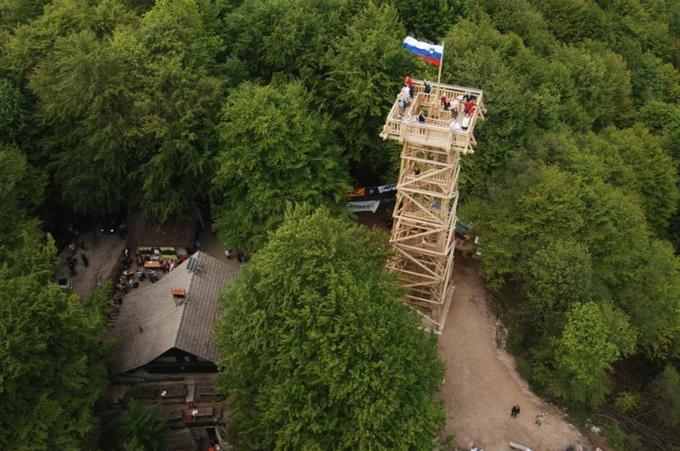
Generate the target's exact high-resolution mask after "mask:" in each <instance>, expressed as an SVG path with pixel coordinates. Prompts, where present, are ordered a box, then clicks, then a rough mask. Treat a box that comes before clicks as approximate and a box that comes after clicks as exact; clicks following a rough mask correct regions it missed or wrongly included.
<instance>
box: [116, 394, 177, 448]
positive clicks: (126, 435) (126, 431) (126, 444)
mask: <svg viewBox="0 0 680 451" xmlns="http://www.w3.org/2000/svg"><path fill="white" fill-rule="evenodd" d="M117 426H118V432H117V437H118V441H119V443H120V444H119V446H118V447H119V449H121V450H123V451H137V450H145V451H162V450H163V449H165V437H166V434H167V425H166V423H165V420H164V419H163V418H161V417H160V415H159V413H158V412H156V411H155V410H154V409H152V408H150V407H147V406H145V405H144V404H142V403H141V402H139V401H136V400H132V401H131V402H130V404H128V406H127V407H126V409H125V411H124V412H123V413H122V414H121V415H120V417H119V418H118V425H117Z"/></svg>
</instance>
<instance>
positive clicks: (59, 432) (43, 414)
mask: <svg viewBox="0 0 680 451" xmlns="http://www.w3.org/2000/svg"><path fill="white" fill-rule="evenodd" d="M53 246H54V245H53V243H52V242H51V241H50V240H48V241H47V243H45V242H43V240H42V239H41V238H40V236H39V234H33V235H29V233H28V232H25V233H23V234H22V235H21V236H20V238H19V242H18V243H16V248H15V249H14V250H13V252H10V257H9V258H8V259H7V260H5V262H3V263H2V264H0V291H1V292H2V293H3V297H2V302H0V336H2V340H3V347H2V349H0V368H1V370H2V371H1V373H2V378H1V379H0V393H1V394H2V398H3V406H4V407H5V408H6V409H7V412H8V414H5V415H2V416H0V426H1V427H0V446H1V447H2V448H3V449H25V448H33V449H34V448H58V449H81V448H82V447H83V446H84V445H85V443H86V442H88V441H89V439H90V434H92V432H93V431H92V427H93V423H94V417H93V407H94V403H95V401H96V400H97V398H98V397H99V395H100V393H101V392H102V390H103V388H104V387H105V384H106V370H105V367H104V357H105V355H106V346H105V345H103V344H102V343H101V341H100V340H99V338H98V334H99V333H101V331H102V330H103V328H104V327H105V320H104V317H103V316H101V315H100V314H99V313H98V312H94V311H90V310H88V309H87V308H85V307H84V306H83V304H82V303H81V300H80V299H79V298H77V297H76V296H74V295H72V294H68V293H65V292H63V291H61V290H60V289H59V288H58V287H57V286H56V285H55V284H53V283H49V282H48V281H49V278H50V277H51V276H52V269H53V258H54V247H53Z"/></svg>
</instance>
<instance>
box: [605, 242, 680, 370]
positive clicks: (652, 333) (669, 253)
mask: <svg viewBox="0 0 680 451" xmlns="http://www.w3.org/2000/svg"><path fill="white" fill-rule="evenodd" d="M638 258H639V266H638V268H636V270H635V272H633V273H632V274H631V276H632V277H631V280H630V282H629V283H628V284H627V285H626V286H625V287H624V288H623V289H622V290H621V291H620V292H619V293H618V296H617V303H618V305H619V306H620V307H621V308H622V309H623V310H624V311H625V312H626V313H627V314H628V316H630V319H631V321H632V322H633V324H635V328H636V329H637V330H638V344H639V346H640V348H641V350H642V351H643V352H644V354H646V355H647V357H649V358H652V359H660V358H666V357H669V356H672V355H673V353H675V355H676V356H680V347H679V346H678V345H680V259H679V258H678V257H677V256H675V255H674V251H673V248H672V246H671V245H670V244H669V243H667V242H664V241H659V240H653V241H651V243H650V245H649V249H647V250H646V252H645V253H644V254H638Z"/></svg>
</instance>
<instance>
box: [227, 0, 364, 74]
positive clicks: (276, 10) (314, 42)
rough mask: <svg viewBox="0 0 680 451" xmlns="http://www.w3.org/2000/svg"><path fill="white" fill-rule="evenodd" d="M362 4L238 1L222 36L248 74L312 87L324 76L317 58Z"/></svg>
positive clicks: (332, 0)
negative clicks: (281, 76)
mask: <svg viewBox="0 0 680 451" xmlns="http://www.w3.org/2000/svg"><path fill="white" fill-rule="evenodd" d="M363 5H365V2H364V1H357V0H244V1H243V2H242V4H241V5H239V6H238V7H237V8H235V9H233V10H232V11H231V12H230V13H229V14H228V15H227V17H226V19H225V26H224V33H223V35H224V40H225V41H227V42H229V43H230V50H231V55H232V56H234V57H236V58H238V59H240V60H241V61H244V62H245V64H246V65H247V67H248V69H249V71H250V73H251V74H252V75H253V76H254V77H261V78H263V79H264V80H266V81H268V80H270V79H271V77H272V75H273V74H274V73H276V72H284V73H286V74H290V75H294V76H298V77H299V78H301V79H303V80H304V81H305V82H306V84H307V86H308V87H313V86H316V85H317V84H318V83H323V78H324V75H325V70H324V67H323V66H324V63H323V60H322V58H320V57H321V56H323V55H325V54H326V52H327V51H328V49H329V48H330V46H331V43H332V42H333V41H334V40H335V39H336V38H337V37H339V36H341V35H342V33H343V32H344V30H345V29H346V26H347V23H348V22H349V21H350V20H351V17H352V16H353V14H355V13H356V11H358V10H359V9H361V7H362V6H363Z"/></svg>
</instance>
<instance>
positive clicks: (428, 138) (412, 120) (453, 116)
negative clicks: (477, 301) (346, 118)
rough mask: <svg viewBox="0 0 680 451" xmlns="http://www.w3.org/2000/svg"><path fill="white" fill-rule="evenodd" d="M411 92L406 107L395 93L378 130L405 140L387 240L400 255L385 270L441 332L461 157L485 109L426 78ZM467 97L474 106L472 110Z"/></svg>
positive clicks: (465, 91) (475, 96)
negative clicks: (395, 274)
mask: <svg viewBox="0 0 680 451" xmlns="http://www.w3.org/2000/svg"><path fill="white" fill-rule="evenodd" d="M411 89H412V93H413V97H410V96H409V97H410V98H409V99H408V103H409V104H408V105H405V103H406V102H404V98H403V97H404V96H403V94H402V95H400V97H399V98H397V101H395V103H394V105H393V106H392V109H391V110H390V113H389V116H388V117H387V121H386V122H385V126H384V127H383V131H382V133H381V137H382V138H383V139H392V140H395V141H399V142H400V143H401V144H403V148H402V151H401V170H400V172H399V183H398V184H397V199H396V204H395V207H394V212H393V214H392V217H393V220H394V221H393V226H392V235H391V238H390V243H391V244H392V245H393V246H394V247H395V249H396V250H397V255H396V256H395V257H394V258H392V259H390V261H389V262H388V264H387V269H388V270H390V271H396V272H398V273H399V280H400V283H401V285H402V286H403V287H404V288H405V289H406V290H407V294H406V298H405V301H406V303H407V304H408V305H409V306H411V307H412V308H414V309H415V310H416V311H417V312H419V313H420V314H421V315H422V317H423V319H424V326H425V327H427V328H430V329H434V330H435V331H436V332H437V333H441V332H442V331H443V329H444V325H445V322H446V315H447V313H448V308H449V304H450V301H451V297H452V295H453V285H452V283H451V277H452V273H453V252H454V249H455V226H456V207H457V205H458V173H459V172H460V165H459V163H460V157H461V155H465V154H471V153H473V146H474V145H475V144H476V141H475V139H474V136H473V132H474V129H475V122H476V121H477V119H478V118H483V117H484V116H483V115H484V112H485V109H484V103H483V98H482V91H481V90H479V89H472V88H463V87H460V86H450V85H445V84H441V83H431V90H429V91H430V92H426V91H428V90H427V89H426V88H425V83H424V82H423V81H420V80H414V82H413V85H412V87H411ZM442 96H445V97H446V101H447V102H449V103H450V104H451V105H450V106H449V107H448V108H446V105H445V104H442ZM466 100H467V101H470V102H472V103H473V104H474V107H473V108H470V109H472V112H471V113H470V112H469V110H468V113H466V112H465V110H464V103H465V101H466ZM468 106H469V104H468ZM421 113H422V115H421Z"/></svg>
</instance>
